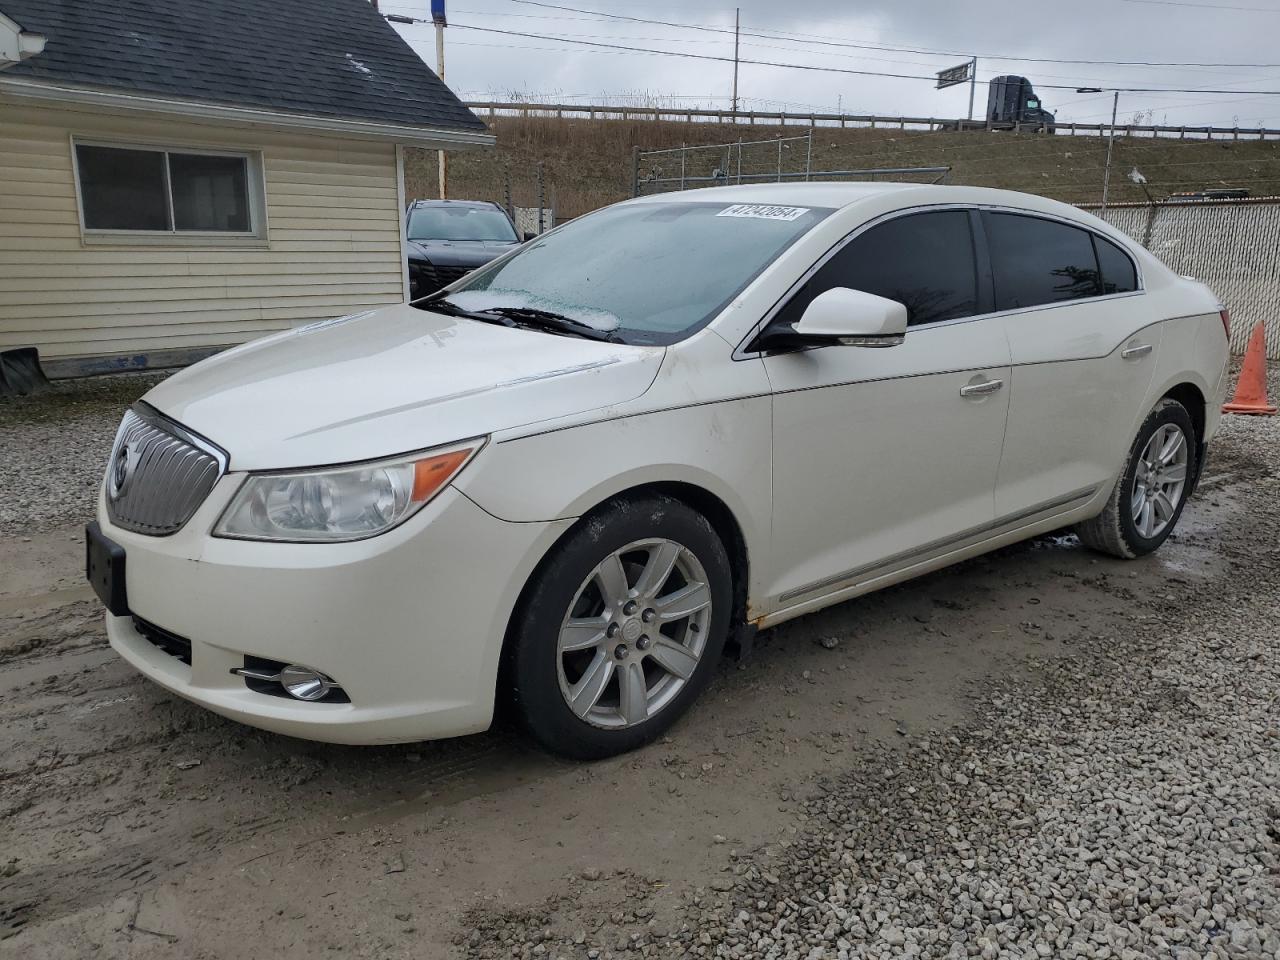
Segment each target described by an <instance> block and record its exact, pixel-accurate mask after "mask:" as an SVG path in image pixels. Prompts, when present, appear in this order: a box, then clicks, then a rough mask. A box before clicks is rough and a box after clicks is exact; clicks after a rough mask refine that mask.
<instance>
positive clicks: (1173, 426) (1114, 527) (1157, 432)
mask: <svg viewBox="0 0 1280 960" xmlns="http://www.w3.org/2000/svg"><path fill="white" fill-rule="evenodd" d="M1195 470H1196V434H1195V427H1194V426H1193V425H1192V422H1191V415H1190V414H1189V413H1188V412H1187V409H1186V407H1184V406H1183V405H1182V404H1180V403H1179V402H1178V401H1176V400H1170V399H1165V400H1161V401H1160V403H1158V404H1157V405H1156V408H1155V409H1154V410H1152V411H1151V413H1150V414H1149V415H1148V416H1147V419H1146V420H1145V421H1143V424H1142V427H1141V429H1139V430H1138V435H1137V437H1136V438H1135V439H1134V442H1133V446H1132V447H1131V448H1130V450H1129V460H1128V463H1127V465H1126V467H1125V471H1124V473H1122V474H1121V475H1120V479H1119V480H1117V481H1116V485H1115V488H1114V489H1113V490H1112V491H1111V496H1110V498H1109V499H1108V500H1107V505H1106V506H1105V507H1104V508H1103V510H1102V513H1100V514H1098V516H1096V517H1094V518H1093V519H1092V520H1086V521H1085V522H1084V523H1081V524H1079V525H1077V526H1076V534H1077V535H1078V536H1079V537H1080V540H1081V541H1082V542H1083V543H1084V544H1085V545H1087V546H1090V547H1093V548H1094V549H1095V550H1100V551H1102V552H1103V553H1109V554H1111V555H1113V556H1117V557H1123V558H1126V559H1131V558H1133V557H1141V556H1144V555H1146V554H1148V553H1151V552H1152V551H1153V550H1155V549H1156V548H1157V547H1159V546H1160V544H1162V543H1164V541H1165V540H1166V539H1168V537H1169V535H1170V534H1171V533H1173V529H1174V527H1175V526H1176V525H1177V523H1178V519H1179V518H1180V517H1181V516H1182V508H1183V506H1184V505H1185V504H1186V500H1187V497H1188V495H1189V494H1190V492H1191V486H1192V479H1193V478H1194V477H1195Z"/></svg>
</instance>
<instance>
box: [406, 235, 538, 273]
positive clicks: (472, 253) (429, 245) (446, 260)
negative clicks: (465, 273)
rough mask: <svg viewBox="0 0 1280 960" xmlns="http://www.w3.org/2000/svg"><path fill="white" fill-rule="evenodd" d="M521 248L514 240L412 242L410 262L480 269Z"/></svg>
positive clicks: (410, 243)
mask: <svg viewBox="0 0 1280 960" xmlns="http://www.w3.org/2000/svg"><path fill="white" fill-rule="evenodd" d="M518 246H520V244H519V243H517V242H515V241H514V240H513V241H512V242H510V243H504V242H502V241H500V240H410V241H409V259H410V260H424V259H425V260H430V261H431V262H432V263H436V264H439V265H440V266H442V267H455V266H456V267H479V266H483V265H484V264H486V263H488V262H489V261H490V260H493V259H495V258H496V257H500V256H502V254H504V253H506V252H507V251H508V250H513V249H515V248H516V247H518Z"/></svg>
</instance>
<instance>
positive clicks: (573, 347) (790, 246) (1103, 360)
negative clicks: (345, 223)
mask: <svg viewBox="0 0 1280 960" xmlns="http://www.w3.org/2000/svg"><path fill="white" fill-rule="evenodd" d="M1227 323H1228V320H1227V316H1226V312H1225V311H1224V310H1222V308H1221V305H1220V304H1219V303H1218V301H1217V299H1216V298H1215V297H1214V295H1213V294H1212V293H1211V292H1210V291H1209V290H1208V289H1207V288H1206V287H1205V286H1203V285H1202V284H1200V283H1197V282H1195V281H1192V280H1188V279H1186V278H1183V277H1179V276H1177V275H1176V274H1174V273H1173V272H1172V271H1170V270H1169V269H1167V268H1166V267H1165V266H1164V265H1162V264H1161V263H1160V262H1159V261H1158V260H1156V259H1155V257H1153V256H1152V255H1151V254H1150V253H1148V252H1147V251H1145V250H1143V249H1142V248H1140V247H1139V246H1137V245H1135V244H1134V243H1133V242H1132V241H1131V240H1129V239H1128V238H1127V237H1125V236H1124V235H1123V234H1121V233H1119V232H1117V231H1116V230H1114V229H1113V228H1112V227H1110V226H1109V225H1107V224H1106V223H1105V222H1103V221H1102V220H1099V219H1097V218H1095V217H1093V216H1091V215H1089V214H1087V213H1085V212H1083V211H1081V210H1079V209H1077V208H1075V207H1070V206H1067V205H1065V204H1061V203H1058V202H1055V201H1052V200H1046V199H1043V198H1040V197H1034V196H1028V195H1025V194H1018V193H1010V192H1006V191H1000V190H988V189H982V188H974V187H953V186H920V185H913V184H886V183H844V184H828V183H801V184H793V185H782V184H777V185H773V184H769V185H757V186H736V187H722V188H712V189H707V190H695V191H689V192H684V193H669V194H661V195H656V196H650V197H643V198H639V199H636V200H631V201H628V202H626V203H621V204H618V205H616V206H612V207H608V208H606V209H603V210H600V211H597V212H595V213H592V214H589V215H587V216H585V217H582V218H580V219H578V220H576V221H574V222H572V223H570V224H567V225H565V226H564V227H561V228H559V229H557V230H555V231H553V232H551V233H548V234H546V235H544V236H542V237H540V238H538V239H537V240H535V241H534V242H532V243H529V244H526V245H524V246H522V247H520V248H518V249H516V250H514V251H513V252H512V253H510V254H508V255H507V256H505V257H503V258H501V259H499V260H496V261H494V262H493V263H491V264H489V265H488V266H487V267H484V268H482V269H480V270H478V271H476V272H475V273H473V274H471V275H469V276H468V277H466V278H464V279H463V280H461V281H458V282H456V283H454V284H453V285H451V286H450V287H448V288H446V289H445V290H444V291H443V292H442V293H441V294H439V295H436V296H433V297H429V298H426V299H423V300H420V301H418V302H417V303H415V304H413V305H400V306H392V307H386V308H382V309H378V310H373V311H370V312H367V313H361V314H357V315H354V316H350V317H345V318H342V319H339V320H335V321H330V322H327V323H320V324H316V325H313V326H311V327H308V328H303V329H300V330H297V331H294V332H290V333H283V334H279V335H276V336H272V337H268V338H265V339H263V340H259V341H257V342H255V343H251V344H248V345H245V346H242V347H239V348H238V349H235V350H231V351H228V352H227V353H224V354H221V355H219V356H216V357H213V358H211V359H209V360H206V361H204V362H203V363H200V364H197V365H196V366H194V367H191V368H189V369H187V370H185V371H183V372H181V373H178V374H176V375H175V376H173V377H171V378H170V379H169V380H167V381H165V382H163V383H161V384H159V385H158V386H156V387H154V388H153V389H152V390H151V391H150V392H149V393H148V394H147V395H146V396H145V397H144V398H143V400H142V401H141V402H139V403H138V404H136V405H135V406H134V407H133V408H132V409H131V410H130V411H129V412H128V413H126V415H125V418H124V422H123V423H122V424H121V428H120V432H119V435H118V437H117V439H116V443H115V448H114V452H113V453H112V456H111V461H110V464H109V466H108V469H107V475H106V479H105V482H104V484H103V488H102V491H101V494H100V498H99V504H98V514H97V521H96V522H95V523H94V524H91V525H90V528H89V531H88V572H89V577H90V579H91V581H92V582H93V584H94V586H95V588H96V589H97V592H98V594H99V596H100V597H101V598H102V599H103V600H104V601H105V602H106V604H107V606H108V610H109V614H108V616H107V633H108V636H109V637H110V640H111V644H112V646H113V647H115V649H116V650H117V651H119V653H120V654H121V655H122V656H123V657H125V659H127V660H128V661H129V662H130V663H132V664H133V665H134V666H136V667H137V668H138V669H139V670H141V671H142V672H143V673H144V674H146V675H147V676H149V677H151V678H152V679H154V680H155V681H156V682H158V683H160V684H162V685H163V686H164V687H166V688H167V689H169V690H171V691H173V692H175V693H177V694H179V695H181V696H184V697H187V698H189V699H191V700H193V701H195V702H197V703H199V704H203V705H204V706H206V707H208V708H209V709H211V710H214V711H216V712H218V713H221V714H223V715H225V716H228V717H232V718H235V719H237V720H241V721H243V722H245V723H249V724H253V725H256V726H260V727H264V728H266V729H269V730H275V731H278V732H281V733H285V734H290V735H293V736H300V737H308V738H313V739H317V740H328V741H335V742H344V743H387V742H394V741H410V740H420V739H426V738H432V737H445V736H455V735H458V734H466V733H472V732H475V731H479V730H483V729H485V728H486V727H487V726H488V725H489V723H490V721H491V718H492V717H493V714H494V709H495V705H496V704H497V703H498V702H499V701H502V702H507V703H509V704H510V705H511V707H512V708H513V709H514V711H515V714H516V715H517V716H519V717H520V718H521V719H522V721H523V722H524V724H525V725H526V726H527V727H528V729H529V730H530V731H531V732H532V734H533V735H534V737H536V738H537V739H538V740H539V741H540V742H541V743H542V744H544V745H546V747H548V748H549V749H551V750H553V751H556V752H559V753H562V754H566V755H568V756H572V757H580V758H591V757H602V756H606V755H609V754H613V753H617V752H619V751H623V750H628V749H631V748H633V747H636V746H638V745H640V744H643V743H645V742H647V741H649V740H652V739H653V738H654V737H655V736H657V735H659V734H660V733H661V732H662V731H663V730H665V729H666V728H667V727H669V726H670V724H671V723H672V722H673V721H674V720H675V719H676V718H677V717H678V716H680V715H681V714H682V713H683V712H684V711H685V710H686V709H687V708H688V707H689V705H690V704H691V703H692V702H693V700H694V699H695V698H696V697H697V696H698V695H699V694H700V693H701V692H702V690H703V689H704V688H705V687H706V686H707V684H708V683H709V682H710V681H711V678H712V675H713V674H714V672H715V667H716V662H717V661H718V660H719V659H720V656H721V652H722V649H723V648H724V647H725V644H726V642H727V641H730V640H732V641H733V642H734V643H736V644H737V645H739V646H740V647H743V646H747V645H749V641H750V638H751V636H752V632H753V631H754V630H756V629H760V628H765V627H770V626H773V625H774V624H778V623H781V622H783V621H785V620H788V619H791V618H792V617H797V616H800V615H802V614H805V613H809V612H812V611H815V610H819V609H821V608H823V607H826V606H828V605H830V604H834V603H839V602H842V601H845V600H849V599H851V598H853V597H856V596H858V595H859V594H863V593H866V592H868V591H871V590H876V589H878V588H880V587H884V586H888V585H889V584H893V583H896V582H898V581H901V580H906V579H908V578H910V577H914V576H917V575H919V574H922V573H925V572H928V571H930V570H934V569H937V568H939V567H942V566H945V565H947V564H950V563H954V562H956V561H959V560H963V559H965V558H967V557H972V556H974V555H976V554H980V553H983V552H985V551H989V550H993V549H995V548H997V547H1000V546H1003V545H1005V544H1009V543H1012V542H1014V541H1017V540H1021V539H1023V538H1026V537H1030V536H1033V535H1036V534H1039V533H1043V532H1045V531H1049V530H1055V529H1058V528H1061V527H1063V526H1066V525H1071V524H1074V525H1075V527H1076V530H1077V531H1078V533H1079V535H1080V538H1081V540H1083V541H1084V543H1086V544H1088V545H1089V546H1091V547H1093V548H1096V549H1099V550H1102V551H1106V552H1109V553H1111V554H1114V555H1116V556H1120V557H1138V556H1142V555H1143V554H1147V553H1150V552H1151V551H1153V550H1155V549H1156V548H1157V547H1159V546H1160V544H1161V543H1163V542H1164V540H1165V539H1166V538H1167V537H1168V536H1169V535H1170V533H1171V532H1172V531H1173V530H1174V528H1175V526H1176V525H1177V523H1178V518H1179V516H1180V515H1181V513H1182V510H1183V507H1184V505H1185V503H1186V500H1187V497H1188V496H1189V495H1190V493H1191V492H1192V489H1193V488H1194V486H1195V483H1196V480H1197V478H1198V476H1199V472H1200V469H1201V465H1202V464H1203V463H1204V455H1205V446H1206V444H1207V442H1208V441H1209V440H1210V439H1211V438H1212V437H1213V435H1214V432H1215V430H1216V429H1217V426H1218V420H1219V416H1220V405H1221V402H1222V394H1223V390H1224V380H1225V377H1224V374H1225V368H1226V361H1227V354H1228V349H1227V332H1228V331H1227V329H1226V328H1227Z"/></svg>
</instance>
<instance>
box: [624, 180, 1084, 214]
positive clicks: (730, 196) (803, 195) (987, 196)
mask: <svg viewBox="0 0 1280 960" xmlns="http://www.w3.org/2000/svg"><path fill="white" fill-rule="evenodd" d="M895 193H896V194H901V195H902V200H903V202H904V204H907V203H909V204H929V203H973V204H990V205H993V206H1009V207H1019V208H1022V209H1026V210H1038V211H1040V212H1044V213H1061V212H1062V211H1065V210H1070V211H1072V212H1073V213H1074V215H1075V216H1080V215H1081V214H1082V213H1083V211H1081V210H1079V209H1078V208H1076V207H1068V206H1067V205H1066V204H1064V203H1060V202H1059V201H1057V200H1050V199H1048V198H1047V197H1039V196H1036V195H1035V194H1030V193H1018V192H1017V191H1015V190H995V189H992V188H990V187H968V186H952V185H950V184H934V183H897V182H891V181H880V180H877V181H871V182H867V181H862V182H849V183H841V182H837V181H834V180H812V181H808V182H802V183H751V184H741V185H738V186H725V187H704V188H702V189H699V190H682V191H679V192H673V193H660V194H653V195H651V196H647V197H642V198H640V201H641V202H644V201H656V202H663V201H666V202H681V201H684V202H697V201H708V200H711V201H716V202H727V203H765V204H776V205H779V206H813V207H832V208H839V207H847V206H849V205H850V204H854V203H860V202H862V201H864V200H869V199H871V198H873V197H882V196H884V195H886V194H895ZM1084 215H1085V216H1087V214H1084Z"/></svg>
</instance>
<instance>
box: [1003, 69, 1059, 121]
mask: <svg viewBox="0 0 1280 960" xmlns="http://www.w3.org/2000/svg"><path fill="white" fill-rule="evenodd" d="M1053 121H1054V116H1053V114H1052V113H1050V112H1049V111H1048V110H1046V109H1044V107H1042V106H1041V105H1040V98H1039V97H1038V96H1036V92H1035V90H1034V89H1033V88H1032V86H1031V81H1030V80H1028V79H1027V78H1026V77H1015V76H1012V75H1009V76H1003V77H994V78H993V79H992V80H991V83H990V85H989V86H988V87H987V126H989V127H993V128H995V129H1008V128H1010V127H1012V128H1020V127H1031V128H1033V129H1036V130H1044V131H1045V132H1052V130H1053Z"/></svg>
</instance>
